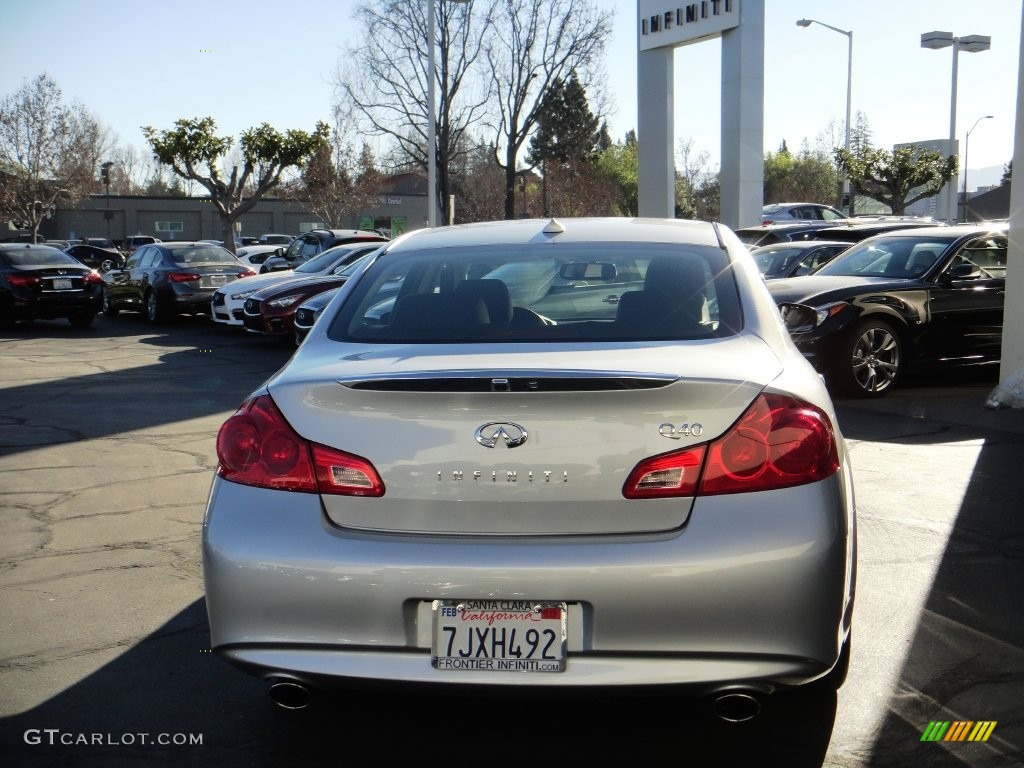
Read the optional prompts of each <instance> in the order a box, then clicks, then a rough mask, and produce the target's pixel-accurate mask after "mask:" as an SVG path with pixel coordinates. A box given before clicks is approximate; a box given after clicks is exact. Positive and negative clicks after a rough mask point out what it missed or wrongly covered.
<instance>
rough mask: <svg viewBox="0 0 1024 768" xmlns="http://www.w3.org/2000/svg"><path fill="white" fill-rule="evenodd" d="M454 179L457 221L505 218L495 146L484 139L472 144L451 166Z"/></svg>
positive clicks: (503, 184)
mask: <svg viewBox="0 0 1024 768" xmlns="http://www.w3.org/2000/svg"><path fill="white" fill-rule="evenodd" d="M452 182H453V189H454V190H455V192H456V194H458V197H459V202H460V206H459V207H458V208H456V211H455V220H456V221H457V222H459V223H464V222H470V221H494V220H496V219H500V218H502V212H503V210H504V200H505V192H504V188H505V181H504V174H503V173H502V171H501V168H499V167H498V166H497V165H496V164H495V162H494V147H492V146H490V145H489V144H486V143H481V142H477V143H475V144H473V145H472V146H470V147H469V148H468V149H467V150H466V152H465V153H464V154H461V155H460V159H459V162H458V163H457V164H456V165H454V166H453V167H452ZM534 199H535V200H536V195H535V196H534Z"/></svg>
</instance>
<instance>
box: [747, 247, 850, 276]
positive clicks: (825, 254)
mask: <svg viewBox="0 0 1024 768" xmlns="http://www.w3.org/2000/svg"><path fill="white" fill-rule="evenodd" d="M849 247H850V243H842V242H832V241H829V240H798V241H794V242H790V243H776V244H775V245H762V246H761V247H760V248H755V249H754V250H752V251H751V252H750V255H751V256H753V257H754V262H755V263H756V264H757V268H758V270H760V272H761V274H762V275H763V276H764V279H765V280H776V279H778V278H782V277H797V276H798V275H808V274H810V273H811V272H813V271H814V270H816V269H817V268H818V267H821V266H823V265H824V264H827V263H828V262H829V261H831V260H832V259H833V258H834V257H835V256H837V255H838V254H840V253H842V252H843V251H845V250H846V249H847V248H849Z"/></svg>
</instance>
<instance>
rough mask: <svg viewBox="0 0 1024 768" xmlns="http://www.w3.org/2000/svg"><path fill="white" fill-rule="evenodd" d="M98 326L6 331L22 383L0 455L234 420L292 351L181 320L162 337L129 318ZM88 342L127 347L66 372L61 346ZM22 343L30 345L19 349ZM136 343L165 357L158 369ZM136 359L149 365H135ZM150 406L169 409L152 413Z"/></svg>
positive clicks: (3, 410)
mask: <svg viewBox="0 0 1024 768" xmlns="http://www.w3.org/2000/svg"><path fill="white" fill-rule="evenodd" d="M101 323H102V321H101V320H98V321H97V327H93V328H89V329H86V330H85V331H84V332H83V331H81V330H77V329H72V328H70V327H63V326H61V325H59V324H58V323H56V322H52V323H46V324H43V323H36V324H33V325H28V326H18V327H16V328H14V329H8V330H7V331H6V332H5V334H4V337H3V339H2V340H0V354H3V355H5V356H9V357H10V359H11V361H12V362H9V363H8V366H10V367H9V370H11V368H13V365H15V364H17V365H18V366H19V368H18V371H19V373H20V375H22V376H24V377H25V379H26V381H25V383H12V384H11V385H9V386H6V387H5V388H4V398H3V403H2V404H0V456H2V455H11V454H14V453H19V452H21V451H28V450H33V449H35V448H37V447H39V446H42V445H54V444H60V443H69V442H75V441H79V440H89V439H95V438H102V437H108V436H110V435H114V434H118V433H123V432H129V431H133V430H142V429H149V428H153V427H157V426H160V425H164V424H169V423H171V422H177V421H184V420H187V419H195V418H200V417H203V416H209V415H211V414H215V413H222V412H225V411H227V412H231V411H233V410H234V409H235V408H236V407H238V405H239V404H240V403H241V401H242V400H243V399H244V397H245V396H246V395H247V394H248V393H249V392H251V391H252V390H253V389H255V388H256V387H258V386H259V385H260V383H261V382H262V381H264V380H265V379H266V378H267V377H268V376H270V375H271V374H273V373H274V371H276V370H278V369H279V368H280V367H281V366H283V365H284V364H285V363H286V362H287V361H288V359H289V357H290V356H291V354H292V352H293V351H294V348H286V347H284V346H282V345H280V344H275V343H273V342H272V341H269V340H267V339H264V338H261V337H257V336H253V335H250V334H246V333H244V332H241V331H239V329H237V328H224V327H221V326H218V325H216V324H214V323H211V322H210V321H209V319H207V318H202V317H198V318H192V317H183V318H179V319H177V320H176V321H175V322H173V323H171V327H169V328H166V329H165V328H163V326H161V327H159V328H153V327H151V326H148V325H146V324H145V323H144V322H143V321H142V320H139V319H135V320H132V319H130V318H125V319H121V318H119V319H117V320H116V321H109V320H107V321H106V324H105V326H104V327H102V328H101V327H99V326H100V324H101ZM41 325H46V326H47V327H45V328H39V327H37V326H41ZM90 337H95V338H100V337H102V338H104V339H110V338H113V339H117V338H119V337H120V338H123V345H121V344H118V342H116V341H115V342H113V344H110V343H106V342H105V343H104V349H103V350H102V353H97V354H96V355H95V356H94V357H93V358H92V359H91V360H90V361H89V362H88V364H87V365H86V366H82V365H79V366H78V368H77V369H76V370H74V371H68V370H67V368H66V363H65V362H64V361H65V360H66V359H67V358H68V357H69V356H68V355H66V354H64V353H63V351H62V348H61V346H60V343H61V342H67V341H73V342H81V343H83V344H85V343H88V340H89V338H90ZM26 340H28V341H31V342H32V344H31V346H29V345H25V344H21V345H19V344H18V342H19V341H26ZM47 342H52V343H47ZM140 344H141V345H147V346H156V347H162V346H166V347H167V348H168V351H167V352H166V353H165V354H161V355H160V356H159V358H158V362H156V363H153V362H151V361H152V359H153V355H152V354H151V353H150V352H149V351H148V350H147V351H145V352H144V353H139V352H138V347H139V345H140ZM135 358H138V359H140V360H145V361H147V362H146V364H143V365H138V366H134V365H132V361H133V359H135ZM81 371H88V372H87V373H83V372H81ZM140 392H144V393H145V395H146V396H145V397H140V396H139V393H140ZM154 399H156V400H158V401H160V400H162V401H163V402H164V403H165V404H166V407H154V406H153V400H154ZM39 404H45V408H40V407H39ZM86 404H87V405H88V407H83V405H86Z"/></svg>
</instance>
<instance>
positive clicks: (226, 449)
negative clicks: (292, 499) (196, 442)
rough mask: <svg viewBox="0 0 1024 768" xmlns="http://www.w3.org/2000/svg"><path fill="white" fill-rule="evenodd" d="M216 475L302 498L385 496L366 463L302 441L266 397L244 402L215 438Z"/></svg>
mask: <svg viewBox="0 0 1024 768" xmlns="http://www.w3.org/2000/svg"><path fill="white" fill-rule="evenodd" d="M217 459H218V461H219V462H220V464H219V466H218V467H217V474H219V475H220V476H221V477H223V478H224V479H225V480H231V481H232V482H235V483H241V484H242V485H255V486H259V487H261V488H275V489H278V490H286V491H301V492H303V493H324V494H336V495H343V496H383V495H384V482H383V481H382V480H381V479H380V476H379V475H378V474H377V471H376V470H375V469H374V468H373V465H372V464H370V462H368V461H366V460H365V459H363V458H360V457H359V456H354V455H352V454H349V453H345V452H344V451H338V450H335V449H333V448H328V447H327V446H325V445H319V444H317V443H312V442H310V441H308V440H306V439H304V438H302V437H300V436H299V435H298V434H297V433H296V432H295V430H294V429H292V427H291V425H290V424H289V423H288V422H287V421H285V418H284V416H283V415H282V414H281V412H280V411H279V410H278V409H277V406H276V405H274V401H273V400H272V399H271V398H270V395H260V396H259V397H255V398H253V399H251V400H248V401H247V402H245V403H244V404H243V405H242V407H241V408H239V409H238V411H236V412H235V413H234V415H232V416H231V418H229V419H228V420H227V421H226V422H224V424H223V425H222V426H221V428H220V432H219V433H218V434H217Z"/></svg>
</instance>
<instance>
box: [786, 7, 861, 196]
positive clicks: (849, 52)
mask: <svg viewBox="0 0 1024 768" xmlns="http://www.w3.org/2000/svg"><path fill="white" fill-rule="evenodd" d="M811 24H820V25H821V26H823V27H825V28H826V29H831V30H832V31H833V32H838V33H839V34H841V35H846V41H847V48H846V152H847V154H849V152H850V105H851V103H852V99H853V31H852V30H847V29H839V27H833V26H832V25H831V24H826V23H825V22H823V21H818V20H817V19H800V20H799V21H797V23H796V25H797V26H798V27H804V28H807V27H809V26H811ZM843 195H844V196H845V197H846V201H847V210H846V212H847V213H848V214H849V215H850V216H853V213H854V210H853V194H852V193H851V191H850V179H849V178H844V179H843Z"/></svg>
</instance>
